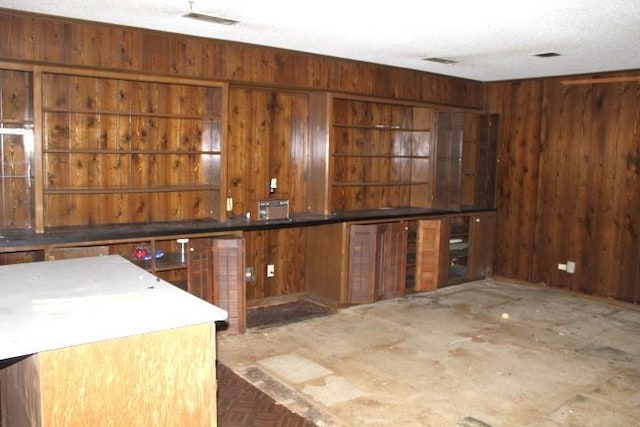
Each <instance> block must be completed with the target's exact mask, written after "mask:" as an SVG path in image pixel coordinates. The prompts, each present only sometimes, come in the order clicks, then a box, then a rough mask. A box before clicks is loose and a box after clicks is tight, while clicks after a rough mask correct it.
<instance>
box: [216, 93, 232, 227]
mask: <svg viewBox="0 0 640 427" xmlns="http://www.w3.org/2000/svg"><path fill="white" fill-rule="evenodd" d="M221 102H222V108H221V113H222V116H221V120H222V123H221V124H220V132H221V135H220V144H221V147H220V153H221V156H222V160H221V161H220V206H219V208H218V212H220V213H221V216H220V217H221V219H222V221H225V220H227V219H229V217H230V216H231V215H232V214H233V211H231V212H227V197H230V196H231V195H230V194H229V192H227V191H226V190H227V189H228V188H229V185H230V180H229V176H228V170H229V165H228V164H227V162H228V161H227V159H228V158H229V147H228V145H229V144H228V143H227V138H228V136H227V134H228V132H227V127H228V126H229V108H231V105H230V104H229V85H228V84H226V83H224V84H223V85H222V101H221Z"/></svg>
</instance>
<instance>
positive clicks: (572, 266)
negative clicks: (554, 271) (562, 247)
mask: <svg viewBox="0 0 640 427" xmlns="http://www.w3.org/2000/svg"><path fill="white" fill-rule="evenodd" d="M575 272H576V262H575V261H567V273H571V274H573V273H575Z"/></svg>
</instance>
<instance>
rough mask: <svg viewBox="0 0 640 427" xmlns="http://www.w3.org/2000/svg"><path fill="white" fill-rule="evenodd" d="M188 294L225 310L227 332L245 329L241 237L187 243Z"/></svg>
mask: <svg viewBox="0 0 640 427" xmlns="http://www.w3.org/2000/svg"><path fill="white" fill-rule="evenodd" d="M188 278H189V280H188V285H187V290H188V291H189V293H191V294H193V295H196V296H197V297H199V298H201V299H203V300H205V301H207V302H209V303H211V304H215V305H217V306H219V307H220V308H223V309H224V310H226V311H227V313H228V315H229V317H228V319H227V325H228V327H227V328H226V330H227V331H228V332H229V333H240V334H242V333H244V332H245V330H246V301H245V283H244V282H245V277H244V242H243V239H242V238H241V237H217V238H213V239H211V238H201V239H195V240H192V241H190V242H189V257H188Z"/></svg>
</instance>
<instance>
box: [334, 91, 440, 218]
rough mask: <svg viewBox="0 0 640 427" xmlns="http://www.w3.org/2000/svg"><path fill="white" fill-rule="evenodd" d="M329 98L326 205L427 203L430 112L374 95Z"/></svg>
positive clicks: (344, 207) (343, 207)
mask: <svg viewBox="0 0 640 427" xmlns="http://www.w3.org/2000/svg"><path fill="white" fill-rule="evenodd" d="M331 102H332V109H331V111H332V116H331V117H330V122H331V126H330V129H331V132H330V153H331V157H330V161H331V164H330V173H331V175H330V178H332V180H331V188H330V191H331V195H330V197H329V199H330V209H331V211H332V212H336V211H349V210H361V209H375V208H381V207H389V206H391V207H395V206H414V207H431V197H432V188H431V186H432V184H431V182H432V167H433V166H432V165H431V157H432V146H433V144H432V134H431V133H432V132H431V129H432V128H433V124H434V117H435V115H434V114H435V112H434V111H433V110H432V109H431V108H429V107H424V106H418V105H416V104H407V103H402V102H397V103H395V102H391V101H384V100H379V99H375V98H371V99H366V98H357V99H356V98H351V97H341V96H338V95H335V96H334V97H333V98H332V100H331ZM356 187H361V188H362V189H359V190H356ZM376 188H379V189H380V190H379V191H376V190H375V189H376ZM348 189H353V190H348ZM383 189H384V190H383ZM354 191H356V193H354ZM365 192H366V194H365Z"/></svg>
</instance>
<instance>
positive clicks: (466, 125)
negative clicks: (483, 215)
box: [433, 111, 498, 209]
mask: <svg viewBox="0 0 640 427" xmlns="http://www.w3.org/2000/svg"><path fill="white" fill-rule="evenodd" d="M497 127H498V116H497V115H490V114H478V113H471V112H461V111H447V112H439V113H438V115H437V142H436V149H435V162H434V164H435V177H434V196H433V207H437V208H442V209H460V208H461V207H463V206H474V207H492V206H493V203H494V194H495V168H496V165H495V163H496V149H497V132H498V129H497Z"/></svg>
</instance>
